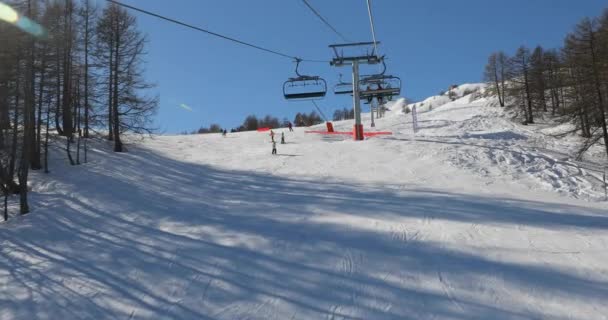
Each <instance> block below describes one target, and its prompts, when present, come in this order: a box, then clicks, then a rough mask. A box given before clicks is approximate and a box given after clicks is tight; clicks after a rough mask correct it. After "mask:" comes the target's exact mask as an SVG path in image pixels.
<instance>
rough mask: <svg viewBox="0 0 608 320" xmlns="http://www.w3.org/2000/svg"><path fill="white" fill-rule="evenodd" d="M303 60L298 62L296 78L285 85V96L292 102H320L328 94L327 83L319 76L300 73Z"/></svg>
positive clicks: (290, 79)
mask: <svg viewBox="0 0 608 320" xmlns="http://www.w3.org/2000/svg"><path fill="white" fill-rule="evenodd" d="M300 62H301V60H300V59H298V60H296V63H297V65H296V75H297V77H295V78H289V79H288V80H287V81H285V83H283V96H285V99H287V100H291V101H298V100H320V99H323V98H324V97H325V95H326V94H327V82H326V81H325V79H323V78H321V77H319V76H306V75H301V74H300V73H299V72H298V67H299V66H300Z"/></svg>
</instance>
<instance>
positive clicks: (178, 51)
mask: <svg viewBox="0 0 608 320" xmlns="http://www.w3.org/2000/svg"><path fill="white" fill-rule="evenodd" d="M122 1H123V2H124V3H127V4H131V5H135V6H139V7H142V8H145V9H147V10H150V11H154V12H158V13H162V14H163V15H166V16H169V17H173V18H177V19H179V20H182V21H185V22H188V23H191V24H194V25H197V26H200V27H203V28H207V29H209V30H211V31H214V32H218V33H222V34H225V35H228V36H232V37H236V38H239V39H241V40H244V41H247V42H251V43H255V44H257V45H260V46H263V47H267V48H270V49H273V50H278V51H281V52H285V53H287V54H289V55H293V56H300V57H303V58H307V59H321V60H329V59H331V51H330V50H329V48H328V47H327V46H328V45H329V44H332V43H339V42H341V41H340V39H339V38H338V37H337V36H336V35H335V34H334V33H333V32H331V30H329V29H328V28H327V27H325V26H324V25H323V24H322V23H321V22H320V21H319V20H318V19H317V18H316V17H315V16H314V15H313V14H312V13H311V12H310V11H308V9H307V8H306V6H305V5H304V3H303V2H302V1H301V0H259V1H252V0H173V1H168V0H146V1H137V0H122ZM101 2H103V1H101ZM309 2H310V3H311V4H312V5H313V6H315V8H316V9H317V10H319V11H320V12H321V14H322V15H324V16H325V17H326V18H327V19H328V20H329V21H330V22H331V23H332V24H333V25H334V27H335V28H336V29H338V31H340V32H341V33H343V34H344V35H345V36H346V37H347V38H349V40H352V41H370V40H371V32H370V27H369V22H368V17H367V7H366V4H365V0H309ZM372 5H373V10H374V14H375V23H376V33H377V37H378V41H381V42H382V45H381V46H380V48H379V49H380V51H381V53H382V54H386V56H387V59H388V60H387V64H388V71H387V73H390V74H394V75H398V76H400V77H401V78H402V81H403V91H402V93H403V94H404V95H405V96H407V97H411V98H414V99H421V98H424V97H427V96H430V95H434V94H436V93H437V92H439V91H440V90H442V89H445V88H446V87H447V86H448V85H449V84H452V83H464V82H478V81H480V80H481V75H482V71H483V66H484V64H485V62H486V59H487V56H488V55H489V54H490V53H491V52H492V51H495V50H505V51H507V52H509V53H511V52H513V51H514V50H515V49H516V48H517V47H518V46H519V45H522V44H524V45H527V46H535V45H537V44H540V45H542V46H545V47H557V46H560V45H561V43H562V40H563V38H564V36H565V34H566V33H567V32H569V31H570V30H571V29H572V27H573V26H574V25H575V24H576V23H577V22H578V21H579V20H580V19H581V18H583V17H585V16H598V15H599V14H600V13H601V11H602V10H603V9H605V8H607V7H608V5H607V3H606V2H605V0H584V1H573V0H534V1H531V0H509V1H487V0H465V1H440V0H374V1H372ZM133 14H134V15H136V16H137V17H138V22H139V25H140V28H141V30H143V31H144V32H145V33H146V34H147V35H148V37H149V40H150V42H149V44H148V56H147V58H146V60H147V74H146V75H147V78H148V79H149V80H150V81H152V82H154V83H156V84H157V85H158V87H157V88H156V90H157V91H158V93H159V94H160V98H161V104H160V109H159V112H158V115H157V118H156V124H157V126H158V128H159V129H160V130H161V132H164V133H177V132H181V131H184V130H193V129H196V128H198V127H200V126H208V125H209V124H211V123H219V124H220V125H222V126H224V127H228V128H231V127H236V126H238V125H239V124H240V123H241V122H242V120H243V119H244V118H245V116H247V115H249V114H256V115H259V116H263V115H266V114H271V115H274V116H277V117H279V118H283V117H287V118H289V119H293V116H294V115H295V113H297V112H309V111H311V110H313V108H314V107H313V105H312V104H311V103H310V102H297V103H294V102H287V101H285V100H284V99H283V96H282V84H283V82H284V81H285V80H286V79H287V78H288V77H291V76H293V69H294V64H293V63H292V62H291V61H290V60H289V59H286V58H281V57H278V56H274V55H271V54H268V53H264V52H260V51H257V50H254V49H251V48H247V47H243V46H239V45H236V44H234V43H231V42H227V41H224V40H221V39H218V38H214V37H212V36H209V35H205V34H202V33H199V32H195V31H192V30H189V29H185V28H183V27H179V26H176V25H172V24H170V23H167V22H164V21H160V20H157V19H155V18H152V17H148V16H143V15H141V14H139V13H133ZM373 70H377V68H374V69H372V70H371V71H373ZM301 71H302V72H304V73H306V74H318V75H321V76H323V77H324V78H325V79H327V80H328V83H329V84H330V85H332V84H334V83H336V81H337V80H338V74H339V73H344V74H345V75H346V76H348V75H349V74H350V73H349V70H348V69H346V68H345V69H336V68H333V67H331V66H329V64H304V65H302V70H301ZM351 104H352V100H351V99H350V97H348V96H341V97H334V96H333V95H330V94H328V97H327V98H326V99H325V100H323V101H320V102H319V105H320V107H321V108H322V109H323V111H324V112H325V113H326V114H327V115H328V116H330V117H331V114H332V113H333V110H335V109H338V108H340V109H341V108H344V107H350V105H351ZM183 105H186V106H188V107H189V108H190V109H191V110H187V109H188V108H183Z"/></svg>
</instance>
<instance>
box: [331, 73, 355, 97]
mask: <svg viewBox="0 0 608 320" xmlns="http://www.w3.org/2000/svg"><path fill="white" fill-rule="evenodd" d="M334 94H337V95H341V94H349V95H351V96H352V95H353V84H352V83H351V82H344V81H342V75H340V81H339V82H338V83H337V84H336V86H335V87H334Z"/></svg>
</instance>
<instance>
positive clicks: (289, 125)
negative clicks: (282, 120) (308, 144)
mask: <svg viewBox="0 0 608 320" xmlns="http://www.w3.org/2000/svg"><path fill="white" fill-rule="evenodd" d="M287 127H288V128H289V132H293V125H292V124H291V121H290V122H288V123H287Z"/></svg>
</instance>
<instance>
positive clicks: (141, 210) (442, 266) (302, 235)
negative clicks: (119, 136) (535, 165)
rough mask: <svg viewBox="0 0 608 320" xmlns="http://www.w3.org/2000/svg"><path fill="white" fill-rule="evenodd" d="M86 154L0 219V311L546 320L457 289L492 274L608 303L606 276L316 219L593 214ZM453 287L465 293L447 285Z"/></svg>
mask: <svg viewBox="0 0 608 320" xmlns="http://www.w3.org/2000/svg"><path fill="white" fill-rule="evenodd" d="M94 153H97V154H98V155H97V156H95V154H93V155H92V158H94V159H97V160H96V161H97V164H96V165H91V166H89V167H79V168H78V169H76V170H70V171H65V174H64V176H66V177H65V178H61V179H62V180H61V181H60V182H59V183H58V184H57V185H56V186H55V188H48V189H47V191H46V192H44V193H34V194H33V195H32V198H33V202H34V203H33V205H34V206H35V207H37V210H36V212H34V213H33V214H32V215H29V216H26V217H24V218H23V219H20V220H21V221H18V222H15V223H9V224H5V225H2V226H0V232H1V233H2V240H4V242H3V245H2V247H1V248H0V285H4V286H3V290H2V291H0V318H3V317H7V318H9V319H11V318H15V319H35V318H45V317H46V318H54V319H58V318H61V317H63V318H73V319H85V318H87V319H89V318H90V319H130V318H133V319H225V318H230V319H233V318H250V319H269V318H273V317H275V318H280V319H288V318H291V317H292V316H293V319H320V318H326V319H420V318H428V317H437V318H439V319H444V318H445V319H448V318H449V319H489V318H492V319H502V318H505V319H519V318H522V319H523V318H540V317H546V316H547V315H546V314H537V313H535V312H533V311H526V310H527V308H526V307H524V306H517V305H515V306H513V305H511V306H507V305H502V306H495V305H494V304H493V303H488V302H487V301H485V300H484V295H485V294H486V293H485V292H484V291H483V290H481V289H479V288H477V289H476V288H470V287H469V286H470V285H467V284H468V283H471V281H472V280H476V281H481V280H480V279H484V278H488V277H493V278H496V277H499V278H500V279H502V281H503V282H504V283H507V284H509V285H510V286H511V287H515V288H517V290H519V291H521V292H533V293H537V294H539V295H546V296H547V297H551V296H569V297H573V298H574V299H581V300H587V301H605V300H606V299H608V283H605V282H601V281H594V280H590V279H587V278H584V277H581V276H579V275H576V274H573V273H570V272H567V271H564V270H562V269H559V268H554V267H551V266H548V265H525V264H521V263H517V262H507V261H498V260H492V259H490V258H487V257H484V256H481V255H476V254H473V253H470V252H464V251H457V250H454V249H448V248H445V247H443V246H442V245H441V244H440V243H436V242H432V241H424V240H423V239H424V237H421V238H410V239H407V241H395V239H394V238H393V237H392V236H391V235H390V234H387V233H382V232H379V231H374V230H368V229H365V228H354V227H351V226H346V225H345V224H340V223H337V222H334V221H324V220H323V217H324V213H325V212H327V213H332V212H341V213H343V214H344V215H348V216H351V217H361V218H369V219H383V220H388V221H390V220H391V219H393V218H394V219H397V218H404V217H411V218H420V219H442V220H447V221H457V222H465V223H472V224H496V225H506V226H509V225H512V226H532V227H542V228H546V229H553V230H556V231H559V230H563V229H571V228H576V229H580V230H606V229H608V216H607V215H606V214H605V213H604V212H599V210H598V211H593V210H589V209H584V208H578V207H575V206H571V207H565V206H563V205H560V206H559V207H558V206H557V205H553V204H546V203H540V202H526V201H519V200H511V199H489V198H483V197H476V196H471V195H462V194H454V193H445V192H438V191H432V190H405V191H404V192H396V191H394V190H390V189H387V188H375V189H371V188H369V187H366V188H362V187H361V186H359V185H356V184H347V183H327V182H323V181H321V180H314V179H310V180H292V179H287V178H284V177H277V176H271V175H266V174H260V173H253V172H247V171H232V170H221V169H217V168H213V167H210V166H205V165H198V164H193V163H186V162H179V161H176V160H173V159H169V158H166V157H164V156H162V155H159V154H157V153H155V152H152V151H149V150H145V149H135V148H134V150H133V152H132V153H129V154H113V153H103V156H102V155H101V154H100V153H102V152H101V151H98V150H97V151H94ZM142 168H145V170H142ZM402 191H403V190H402ZM88 194H94V195H95V196H94V197H86V195H88ZM25 220H28V223H27V224H26V223H23V222H24V221H25ZM18 224H19V225H18ZM370 270H372V271H373V272H371V271H370ZM368 271H370V272H368ZM446 279H450V281H452V285H450V284H449V283H446V281H447V280H446ZM427 282H428V283H437V284H441V285H443V288H444V290H445V291H441V290H436V289H433V287H432V286H428V285H427ZM459 285H461V286H463V287H465V288H468V289H467V291H466V293H467V294H451V293H449V292H450V290H455V289H453V287H456V288H458V286H459ZM461 290H462V289H461ZM461 292H462V291H461ZM279 302H280V303H279ZM550 316H551V317H552V318H559V317H560V316H559V315H550Z"/></svg>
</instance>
